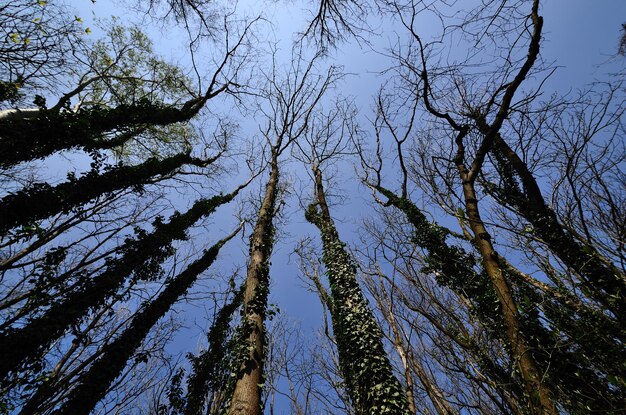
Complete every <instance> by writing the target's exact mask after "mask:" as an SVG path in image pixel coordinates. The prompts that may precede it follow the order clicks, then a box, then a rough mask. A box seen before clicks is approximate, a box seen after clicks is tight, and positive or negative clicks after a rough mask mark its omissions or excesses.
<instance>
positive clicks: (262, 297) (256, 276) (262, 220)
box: [228, 148, 279, 415]
mask: <svg viewBox="0 0 626 415" xmlns="http://www.w3.org/2000/svg"><path fill="white" fill-rule="evenodd" d="M270 164H271V170H270V177H269V180H268V182H267V186H266V188H265V195H264V197H263V202H262V203H261V208H260V209H259V215H258V219H257V222H256V225H255V227H254V231H253V233H252V236H251V237H250V260H249V263H248V271H247V275H246V289H245V292H244V296H243V316H242V322H241V331H242V341H243V344H242V345H241V346H242V347H244V346H246V347H245V351H244V352H243V353H244V356H243V358H242V360H243V361H242V362H241V364H240V366H239V367H238V368H237V372H236V380H235V385H234V390H233V393H232V397H231V400H230V406H229V409H228V414H229V415H261V414H262V412H263V408H262V403H261V388H262V385H263V362H264V359H265V350H264V348H265V327H264V320H265V311H266V308H267V295H268V292H269V268H270V256H271V253H272V248H273V245H274V226H273V223H272V222H273V219H274V213H275V210H276V198H277V194H278V173H279V172H278V152H277V149H276V148H273V149H272V159H271V163H270Z"/></svg>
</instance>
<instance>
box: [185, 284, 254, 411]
mask: <svg viewBox="0 0 626 415" xmlns="http://www.w3.org/2000/svg"><path fill="white" fill-rule="evenodd" d="M244 291H245V285H244V286H242V287H241V288H240V289H239V291H238V292H237V293H236V294H235V297H234V298H233V300H232V301H231V302H230V303H228V304H226V305H225V306H224V307H222V308H221V309H220V311H219V312H218V313H217V316H216V318H215V321H214V322H213V325H212V326H211V329H210V330H209V334H208V338H209V344H208V346H207V349H206V350H205V351H203V352H202V353H201V354H200V355H199V356H198V357H193V358H191V361H192V363H193V372H192V373H191V374H190V375H189V378H188V379H187V395H186V396H187V399H186V405H185V409H184V414H185V415H202V413H203V411H202V410H203V405H204V402H205V400H206V398H207V395H208V394H209V392H213V393H215V394H218V395H219V396H220V397H221V396H223V392H224V389H225V387H226V385H227V383H228V379H227V376H228V373H227V372H226V373H222V369H223V368H224V364H225V362H224V358H225V357H226V352H227V350H226V342H227V340H228V337H227V336H228V329H229V324H230V322H231V320H232V317H233V314H234V313H235V311H236V310H237V309H238V308H239V307H240V306H241V304H242V302H243V294H244ZM210 405H211V407H209V408H207V414H215V413H216V410H217V409H218V408H220V407H221V406H222V405H221V401H220V399H212V400H211V402H210Z"/></svg>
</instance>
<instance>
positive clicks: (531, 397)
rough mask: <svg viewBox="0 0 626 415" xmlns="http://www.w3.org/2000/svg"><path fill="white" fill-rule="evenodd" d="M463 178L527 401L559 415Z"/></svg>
mask: <svg viewBox="0 0 626 415" xmlns="http://www.w3.org/2000/svg"><path fill="white" fill-rule="evenodd" d="M460 172H461V177H462V179H463V195H464V199H465V211H466V213H467V219H468V222H469V225H470V228H471V230H472V232H473V234H474V243H475V246H476V247H477V249H478V251H479V252H480V255H481V258H482V263H483V267H484V269H485V271H486V272H487V275H489V278H490V279H491V282H492V284H493V287H494V289H495V292H496V295H497V296H498V300H499V303H500V310H501V313H502V320H503V323H504V327H505V334H506V339H507V346H508V347H509V349H510V350H511V355H512V357H513V359H514V360H515V361H516V364H517V367H518V368H519V371H520V375H521V377H522V380H523V382H524V387H525V391H526V395H527V399H528V401H529V403H530V407H531V408H532V410H533V413H534V414H536V415H557V414H558V412H557V410H556V407H555V405H554V401H553V398H552V391H551V390H550V388H549V387H548V385H546V383H544V382H543V380H542V375H541V372H540V371H539V368H538V365H537V362H536V361H535V359H534V357H533V355H532V350H531V349H530V347H529V346H528V343H527V342H526V339H525V338H524V335H523V333H522V328H521V325H520V322H519V319H518V313H517V304H516V302H515V299H514V298H513V294H512V292H511V288H510V287H509V283H508V281H507V280H506V279H505V277H504V273H503V271H502V267H501V264H500V261H499V259H498V254H497V252H496V251H495V249H494V248H493V245H492V244H491V235H490V234H489V233H488V232H487V229H486V228H485V225H484V223H483V221H482V219H481V217H480V211H479V209H478V199H477V195H476V191H475V189H474V182H473V181H472V180H467V179H466V178H465V171H464V170H463V168H462V167H461V168H460Z"/></svg>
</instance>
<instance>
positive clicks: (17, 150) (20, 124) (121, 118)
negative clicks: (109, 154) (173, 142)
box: [0, 99, 205, 168]
mask: <svg viewBox="0 0 626 415" xmlns="http://www.w3.org/2000/svg"><path fill="white" fill-rule="evenodd" d="M204 102H205V99H199V100H191V101H189V102H187V103H186V104H185V105H184V106H183V107H182V108H180V109H179V108H174V107H166V106H164V105H162V104H159V103H151V102H148V101H142V102H139V103H136V104H132V105H127V104H123V105H119V106H117V107H115V108H100V107H93V108H87V109H82V110H79V111H78V112H70V111H61V112H59V111H58V110H56V109H49V110H48V109H41V110H39V111H37V113H36V114H29V117H27V118H22V117H18V116H12V114H9V115H7V116H5V117H3V118H2V119H0V166H2V167H5V168H6V167H10V166H13V165H16V164H18V163H21V162H24V161H29V160H36V159H41V158H45V157H47V156H49V155H50V154H52V153H54V152H56V151H61V150H68V149H71V148H76V147H80V148H83V149H84V150H87V151H90V150H98V149H109V148H113V147H117V146H119V145H121V144H123V143H124V142H125V141H127V140H128V139H130V138H132V136H133V135H134V134H132V132H131V134H124V133H122V134H119V135H118V136H117V137H116V138H113V139H109V140H107V139H103V134H104V133H105V132H109V131H119V130H123V129H124V128H127V127H130V126H132V127H136V128H139V129H141V128H143V127H144V126H145V125H167V124H173V123H176V122H182V121H186V120H188V119H190V118H191V117H193V116H194V115H195V114H196V113H197V112H198V110H199V109H200V107H201V106H202V105H203V104H204Z"/></svg>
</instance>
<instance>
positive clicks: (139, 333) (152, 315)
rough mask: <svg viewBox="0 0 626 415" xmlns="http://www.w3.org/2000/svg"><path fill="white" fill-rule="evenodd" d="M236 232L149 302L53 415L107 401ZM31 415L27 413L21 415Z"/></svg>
mask: <svg viewBox="0 0 626 415" xmlns="http://www.w3.org/2000/svg"><path fill="white" fill-rule="evenodd" d="M238 231H239V229H237V231H236V232H235V233H233V234H231V235H229V236H228V237H227V238H225V239H223V240H221V241H219V242H218V243H216V244H215V245H213V246H212V247H211V248H209V249H208V250H207V251H206V252H205V253H204V255H202V257H201V258H199V259H198V260H196V261H194V262H193V263H192V264H191V265H189V267H187V269H185V271H183V272H181V273H180V274H179V275H178V276H176V277H175V278H173V279H172V280H171V281H170V282H169V283H168V284H167V287H166V288H165V289H164V290H163V291H162V292H161V293H160V294H159V295H158V297H157V298H156V299H155V300H153V301H151V302H149V303H148V304H147V305H146V306H145V308H143V309H142V310H141V311H140V312H139V313H138V314H137V315H136V316H135V317H134V318H133V319H132V321H131V323H130V325H129V327H128V328H127V329H126V330H125V331H124V332H123V333H122V334H121V335H120V336H119V337H118V338H116V339H115V340H114V341H113V342H112V343H110V344H108V345H106V346H105V350H104V351H103V353H102V356H101V357H100V358H99V359H98V360H97V361H96V362H95V363H94V364H93V365H91V367H90V368H89V370H88V371H87V372H86V373H84V374H83V375H82V376H81V377H80V378H79V379H78V381H77V382H78V384H77V385H76V386H75V387H74V388H73V389H72V390H71V392H70V394H69V397H68V399H67V401H66V402H65V403H64V404H63V405H62V406H61V408H60V409H59V410H57V411H55V412H54V413H55V414H57V415H80V414H84V415H88V414H89V413H90V412H91V410H92V409H93V408H94V407H95V406H96V404H97V403H98V402H99V401H100V400H101V399H102V398H104V396H105V395H106V392H107V390H108V388H109V386H110V385H111V383H112V382H113V381H114V380H115V378H116V377H117V376H119V374H120V373H121V372H122V370H123V369H124V367H125V366H126V363H127V361H128V359H130V358H131V357H132V355H133V354H134V353H135V351H136V350H137V348H138V347H139V346H140V345H141V342H142V341H143V339H144V338H145V337H146V335H147V334H148V332H149V331H150V329H151V328H152V327H153V326H154V325H155V324H156V323H157V321H158V320H159V319H160V318H161V317H163V316H164V315H165V314H166V313H167V312H168V310H169V309H170V308H171V307H172V305H174V303H176V301H177V300H178V299H179V298H180V297H181V296H183V295H184V294H185V293H186V292H187V291H188V290H189V289H190V288H191V286H192V285H193V284H194V283H195V281H196V280H197V278H198V276H199V275H200V274H201V273H202V272H204V271H205V270H206V269H207V268H208V267H209V266H211V264H212V263H213V261H215V258H216V257H217V255H218V253H219V250H220V248H221V247H222V246H223V245H224V244H225V243H226V242H227V241H228V240H229V239H231V238H232V237H234V236H235V234H236V233H237V232H238ZM26 414H28V415H30V413H28V412H26V413H24V414H20V415H26Z"/></svg>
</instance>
